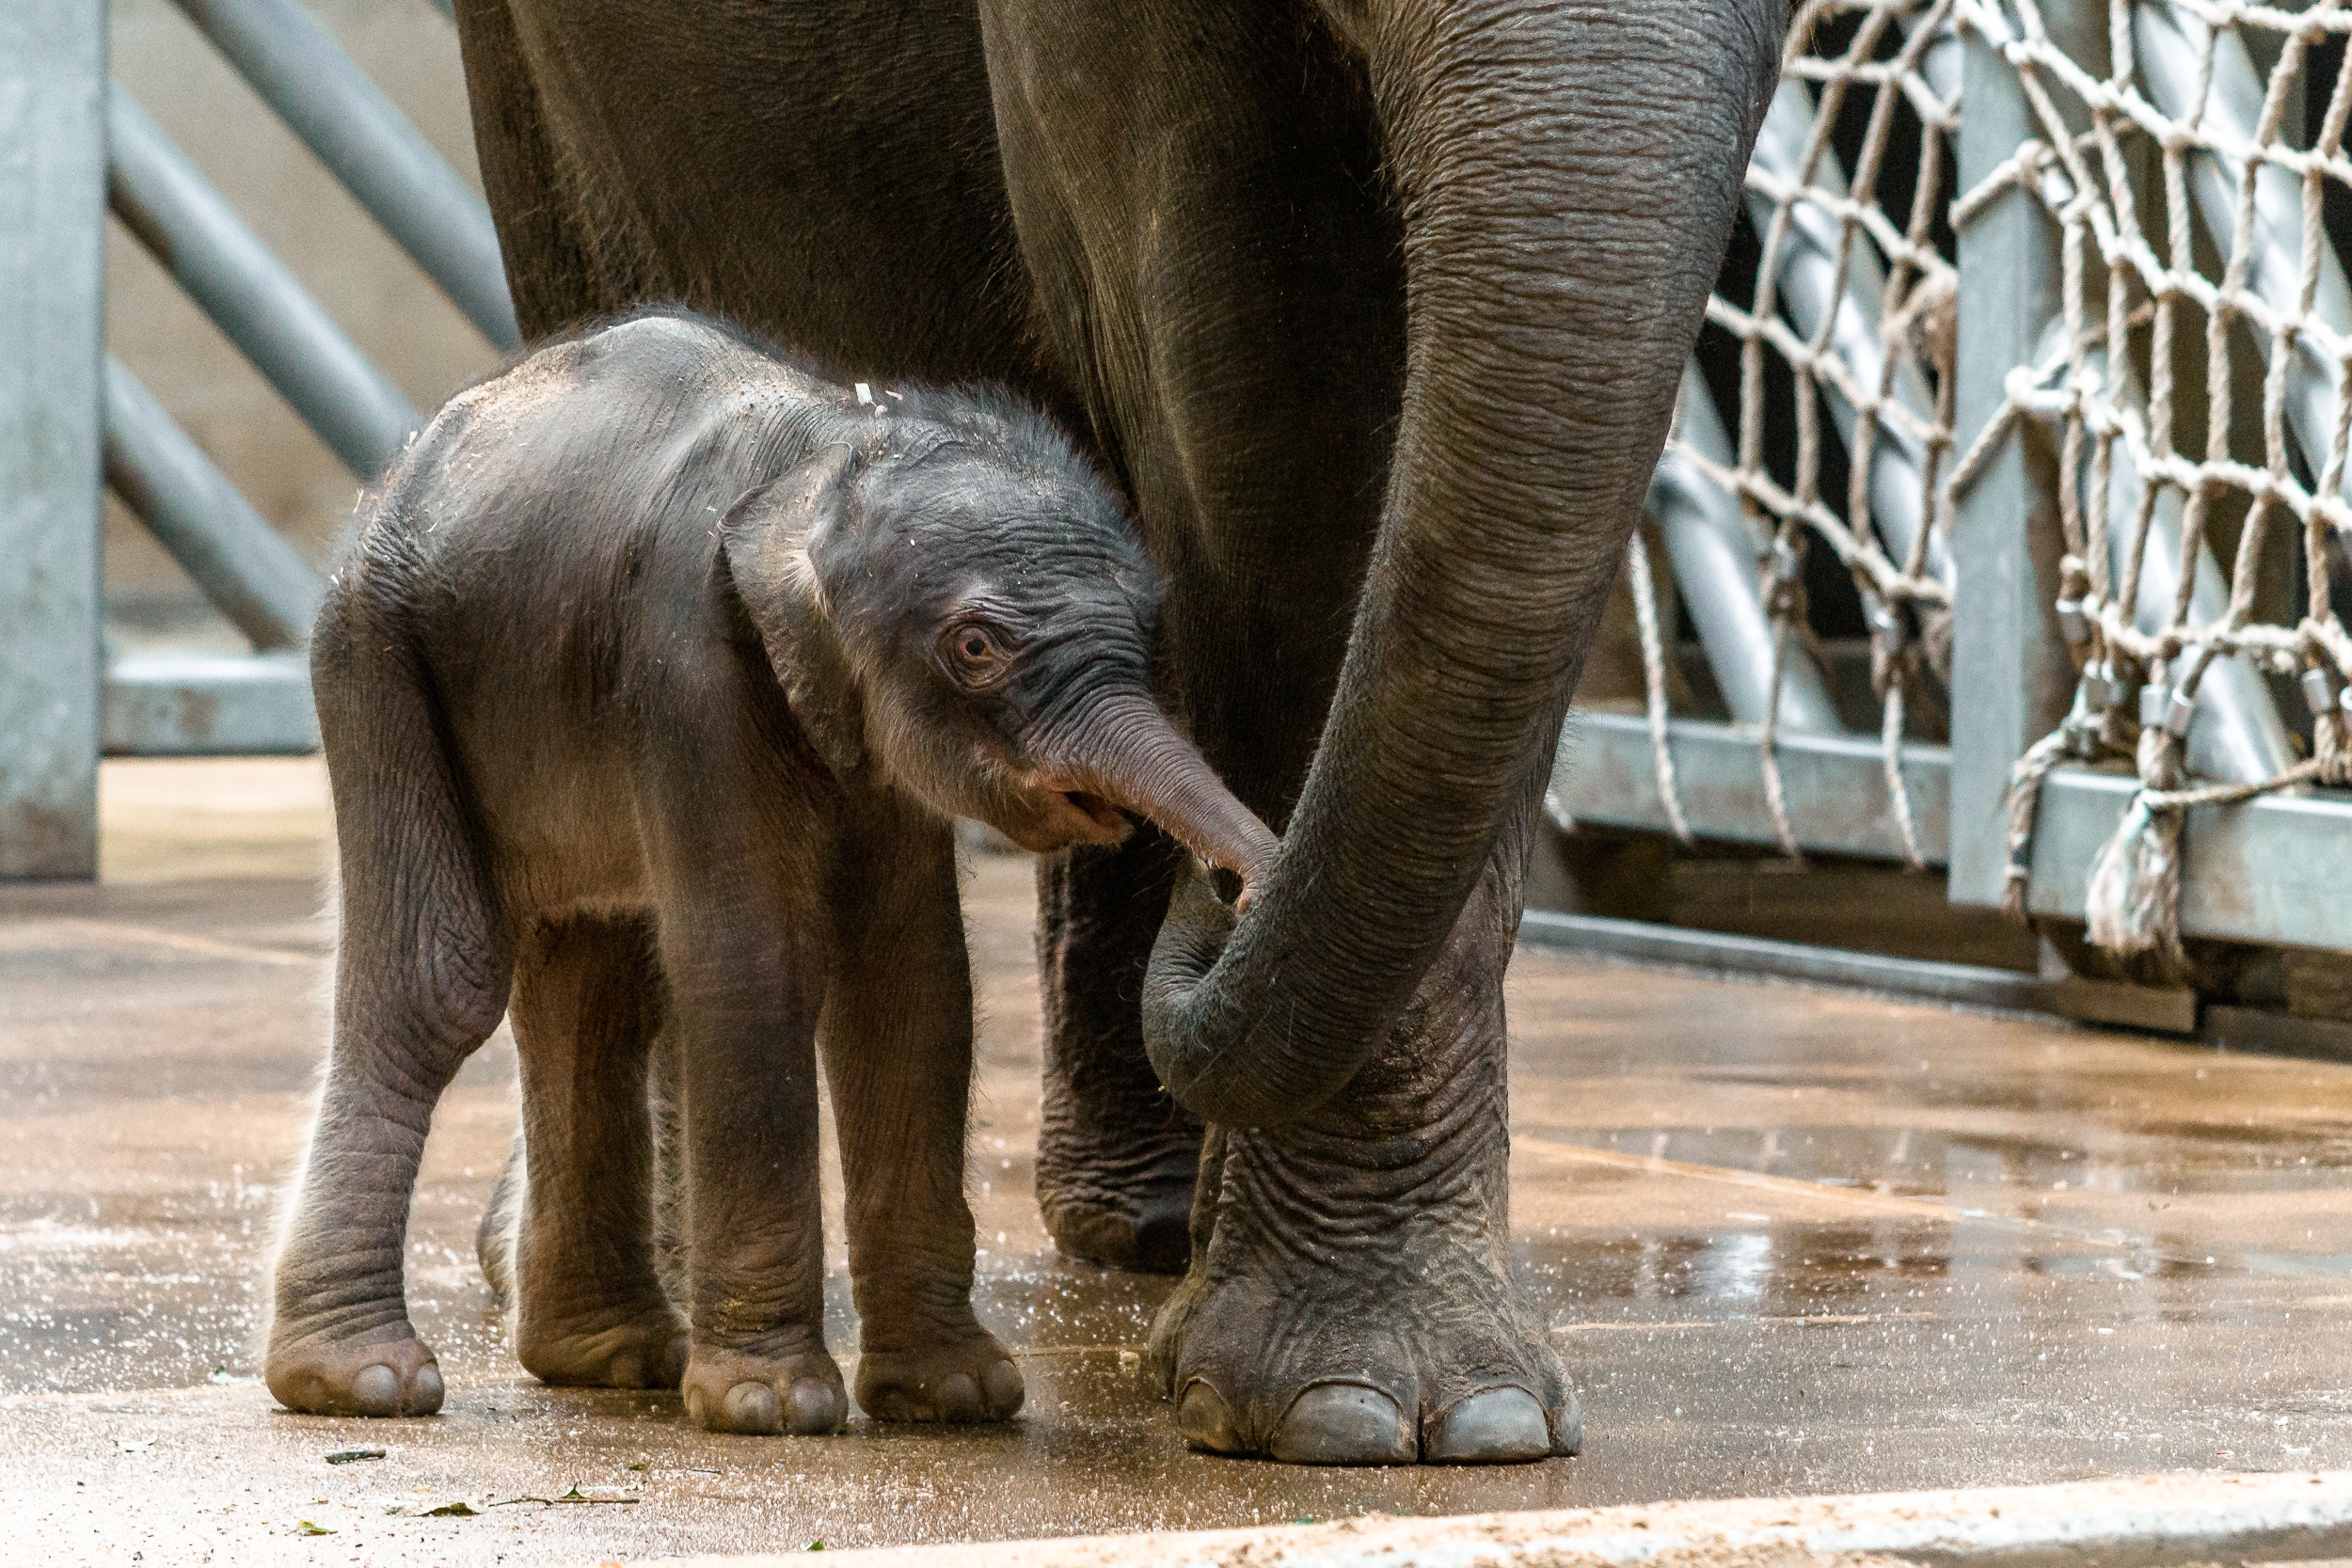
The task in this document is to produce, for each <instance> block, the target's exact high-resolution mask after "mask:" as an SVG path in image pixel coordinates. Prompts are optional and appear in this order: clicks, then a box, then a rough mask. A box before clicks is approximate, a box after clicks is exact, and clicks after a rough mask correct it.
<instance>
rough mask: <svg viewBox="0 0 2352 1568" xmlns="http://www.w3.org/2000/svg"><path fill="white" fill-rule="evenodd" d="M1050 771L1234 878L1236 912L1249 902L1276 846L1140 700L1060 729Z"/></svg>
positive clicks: (1101, 709) (1163, 718) (1101, 706)
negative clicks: (1237, 889) (1237, 885)
mask: <svg viewBox="0 0 2352 1568" xmlns="http://www.w3.org/2000/svg"><path fill="white" fill-rule="evenodd" d="M1053 753H1054V759H1053V763H1052V771H1053V772H1054V773H1055V774H1056V775H1057V777H1059V778H1061V779H1064V780H1067V781H1068V783H1069V785H1070V787H1072V788H1073V789H1078V790H1083V791H1085V792H1086V793H1088V794H1090V795H1096V796H1100V797H1101V798H1102V799H1104V800H1107V801H1109V802H1110V803H1111V804H1113V805H1115V806H1117V807H1119V808H1120V810H1122V811H1131V812H1134V813H1136V815H1137V816H1141V817H1143V818H1144V819H1145V820H1147V821H1149V822H1151V823H1152V824H1153V825H1154V826H1156V827H1158V828H1159V829H1160V830H1161V831H1162V832H1165V833H1167V834H1168V836H1169V837H1170V838H1173V839H1174V840H1176V842H1177V843H1179V844H1182V845H1183V846H1184V847H1185V848H1187V849H1189V850H1191V851H1192V852H1193V853H1194V854H1195V855H1197V856H1199V857H1200V859H1201V860H1203V861H1205V862H1207V863H1209V864H1210V865H1212V866H1216V867H1217V868H1219V869H1221V870H1225V871H1230V872H1232V874H1233V875H1234V876H1236V877H1239V878H1240V879H1241V894H1240V896H1239V897H1238V898H1237V899H1236V900H1235V903H1234V908H1235V909H1236V910H1237V911H1246V910H1248V908H1249V906H1250V904H1251V903H1252V902H1254V901H1255V900H1256V898H1257V895H1258V893H1259V892H1260V890H1261V889H1262V887H1263V883H1264V880H1265V878H1266V875H1267V873H1268V872H1269V871H1270V870H1271V869H1272V868H1273V864H1274V860H1275V856H1276V853H1277V851H1279V849H1280V848H1281V841H1280V840H1279V839H1278V838H1276V837H1275V836H1274V833H1273V832H1272V830H1270V829H1268V828H1267V827H1266V825H1265V824H1264V823H1263V822H1262V821H1260V820H1259V819H1258V816H1257V814H1256V813H1255V812H1252V811H1251V810H1250V809H1249V808H1248V806H1246V805H1243V804H1242V803H1241V801H1240V800H1236V799H1235V798H1234V796H1233V793H1232V791H1231V790H1230V789H1228V788H1226V786H1225V782H1224V781H1223V780H1222V779H1220V778H1218V777H1217V774H1216V769H1215V768H1211V767H1210V766H1209V764H1208V761H1207V759H1205V758H1204V757H1202V756H1201V754H1200V752H1199V751H1198V750H1196V749H1195V748H1194V746H1193V744H1192V742H1191V741H1189V740H1186V739H1185V738H1184V736H1183V735H1181V734H1179V733H1178V731H1177V729H1176V726H1175V725H1174V724H1173V723H1171V722H1169V721H1168V715H1167V714H1166V713H1164V712H1162V711H1161V709H1160V707H1159V705H1158V704H1156V703H1154V702H1152V701H1151V699H1150V698H1148V697H1143V696H1130V697H1125V698H1110V699H1105V700H1103V701H1100V702H1097V703H1096V704H1094V705H1092V706H1091V707H1089V709H1088V710H1087V711H1086V712H1085V713H1084V714H1083V715H1081V716H1080V717H1079V718H1078V719H1077V720H1076V721H1073V723H1071V724H1069V725H1068V726H1066V728H1065V730H1064V732H1063V735H1062V737H1061V739H1060V741H1059V743H1058V744H1057V745H1056V746H1055V747H1054V748H1053Z"/></svg>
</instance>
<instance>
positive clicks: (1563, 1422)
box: [1551, 1388, 1584, 1459]
mask: <svg viewBox="0 0 2352 1568" xmlns="http://www.w3.org/2000/svg"><path fill="white" fill-rule="evenodd" d="M1583 1448H1584V1406H1583V1404H1582V1403H1581V1402H1580V1401H1579V1400H1578V1399H1577V1397H1576V1390H1575V1389H1573V1388H1571V1389H1569V1390H1568V1397H1567V1398H1566V1399H1565V1401H1563V1402H1561V1405H1560V1412H1559V1414H1558V1416H1556V1417H1555V1418H1553V1420H1552V1423H1551V1451H1552V1452H1553V1453H1556V1454H1558V1455H1560V1456H1561V1457H1562V1458H1564V1459H1565V1458H1566V1457H1567V1456H1568V1455H1570V1454H1573V1453H1578V1452H1581V1451H1582V1449H1583Z"/></svg>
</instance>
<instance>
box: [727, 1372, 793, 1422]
mask: <svg viewBox="0 0 2352 1568" xmlns="http://www.w3.org/2000/svg"><path fill="white" fill-rule="evenodd" d="M726 1417H727V1422H726V1424H727V1430H728V1431H729V1432H755V1433H772V1432H775V1431H777V1430H779V1429H780V1428H781V1427H782V1426H783V1425H784V1402H783V1401H781V1400H779V1399H777V1398H776V1391H775V1390H774V1389H773V1388H771V1387H769V1386H767V1385H766V1384H764V1383H739V1384H737V1385H736V1386H734V1387H732V1388H730V1389H728V1390H727V1398H726Z"/></svg>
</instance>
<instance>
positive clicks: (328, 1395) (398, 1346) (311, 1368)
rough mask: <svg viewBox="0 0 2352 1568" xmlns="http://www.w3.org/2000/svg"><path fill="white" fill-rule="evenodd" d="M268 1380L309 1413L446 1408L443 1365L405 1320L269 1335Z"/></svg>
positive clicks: (292, 1406) (281, 1396)
mask: <svg viewBox="0 0 2352 1568" xmlns="http://www.w3.org/2000/svg"><path fill="white" fill-rule="evenodd" d="M262 1370H263V1373H264V1380H265V1381H266V1382H267V1383H268V1384H269V1391H270V1393H271V1394H273V1395H275V1396H276V1397H277V1400H278V1403H280V1404H282V1405H284V1406H285V1407H286V1408H287V1409H289V1410H298V1411H300V1412H302V1413H303V1414H304V1415H307V1416H430V1415H432V1414H433V1413H434V1412H435V1411H437V1410H438V1409H440V1408H441V1396H442V1392H443V1389H442V1387H441V1369H440V1366H439V1364H438V1363H437V1362H436V1361H435V1360H434V1358H433V1353H432V1352H431V1351H430V1350H428V1349H426V1348H425V1344H424V1341H423V1340H421V1339H420V1338H417V1332H416V1330H415V1329H413V1328H411V1327H409V1326H408V1324H407V1323H406V1322H405V1320H404V1321H402V1322H400V1323H389V1324H386V1325H384V1326H383V1327H382V1328H379V1329H376V1330H374V1331H373V1332H372V1333H371V1334H369V1335H366V1336H363V1337H361V1338H356V1339H335V1338H327V1337H326V1336H323V1335H301V1334H289V1333H285V1332H279V1333H275V1334H272V1335H271V1336H270V1347H269V1357H268V1360H267V1361H266V1363H265V1364H264V1366H263V1369H262Z"/></svg>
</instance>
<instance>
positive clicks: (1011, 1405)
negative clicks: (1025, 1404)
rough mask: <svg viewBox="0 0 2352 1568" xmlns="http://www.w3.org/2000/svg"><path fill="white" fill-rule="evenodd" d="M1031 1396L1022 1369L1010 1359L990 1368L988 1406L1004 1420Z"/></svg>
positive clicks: (998, 1417) (999, 1418)
mask: <svg viewBox="0 0 2352 1568" xmlns="http://www.w3.org/2000/svg"><path fill="white" fill-rule="evenodd" d="M1028 1397H1029V1394H1028V1389H1027V1387H1026V1386H1025V1385H1024V1384H1023V1383H1022V1381H1021V1369H1020V1368H1018V1367H1016V1366H1014V1365H1013V1364H1012V1363H1011V1362H1009V1361H999V1362H997V1363H996V1365H994V1366H993V1367H991V1368H990V1369H989V1370H988V1407H989V1409H991V1410H993V1411H994V1412H995V1414H996V1418H997V1419H998V1420H1000V1421H1001V1420H1004V1419H1006V1418H1009V1417H1010V1416H1011V1415H1012V1414H1013V1412H1015V1411H1017V1410H1019V1409H1020V1408H1021V1402H1022V1401H1023V1400H1025V1399H1027V1398H1028Z"/></svg>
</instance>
